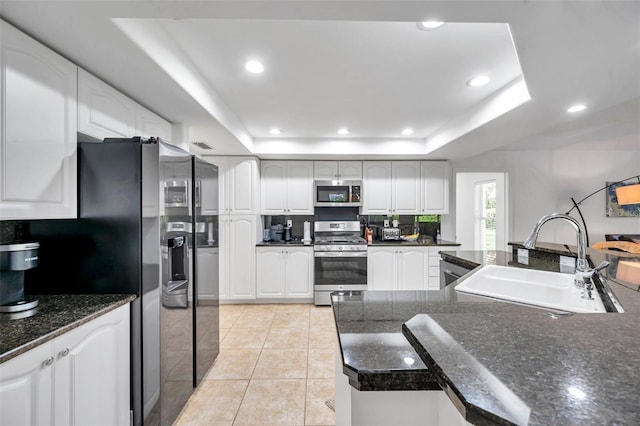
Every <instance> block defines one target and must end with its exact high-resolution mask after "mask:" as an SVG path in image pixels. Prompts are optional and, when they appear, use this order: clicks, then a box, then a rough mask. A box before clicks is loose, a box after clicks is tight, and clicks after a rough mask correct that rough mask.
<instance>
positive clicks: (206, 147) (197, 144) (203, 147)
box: [191, 142, 214, 149]
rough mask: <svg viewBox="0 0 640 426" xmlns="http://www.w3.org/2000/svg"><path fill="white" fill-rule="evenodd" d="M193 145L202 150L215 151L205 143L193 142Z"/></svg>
mask: <svg viewBox="0 0 640 426" xmlns="http://www.w3.org/2000/svg"><path fill="white" fill-rule="evenodd" d="M191 143H192V144H194V145H195V146H197V147H198V148H200V149H214V148H212V147H210V146H209V145H207V144H206V143H204V142H191Z"/></svg>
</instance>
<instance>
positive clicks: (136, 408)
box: [25, 137, 219, 426]
mask: <svg viewBox="0 0 640 426" xmlns="http://www.w3.org/2000/svg"><path fill="white" fill-rule="evenodd" d="M170 181H171V182H184V184H181V185H180V188H181V189H180V191H181V192H183V193H184V195H185V197H186V199H187V200H188V201H189V202H188V203H187V204H188V205H180V206H178V205H175V204H177V202H176V203H172V202H171V203H167V202H166V200H165V198H164V197H165V194H166V193H165V191H164V189H165V188H166V186H165V184H164V183H165V182H170ZM195 182H200V183H205V182H207V183H208V185H207V187H208V188H211V189H212V191H213V192H215V191H217V182H218V169H217V168H216V167H215V166H213V165H211V164H209V163H206V162H204V161H201V160H199V159H197V158H195V157H194V156H193V155H191V154H189V153H187V152H185V151H183V150H181V149H179V148H177V147H174V146H172V145H169V144H165V143H164V142H161V141H160V140H158V139H156V138H149V139H146V138H140V137H135V138H131V139H105V141H104V142H103V143H79V144H78V191H79V192H78V219H65V220H39V221H31V222H30V223H29V231H30V236H31V237H32V238H33V239H34V240H36V241H38V242H39V243H40V256H39V257H40V259H39V264H38V267H37V268H35V269H33V270H32V271H29V274H28V275H27V277H26V278H27V280H26V282H25V286H26V291H27V294H47V293H80V294H87V293H88V294H108V293H129V294H135V295H137V296H138V297H137V298H136V299H135V300H134V301H133V302H132V304H131V409H132V411H133V419H132V424H133V425H134V426H139V425H143V424H144V425H160V424H162V425H165V424H172V423H173V422H174V420H175V419H176V417H177V415H178V414H179V412H180V410H181V408H182V407H183V406H184V404H185V403H186V401H187V400H188V399H189V397H190V396H191V394H192V392H193V388H194V386H195V385H196V384H197V383H198V382H199V381H200V380H201V379H202V377H203V375H204V373H205V372H206V371H207V370H208V368H209V367H210V366H211V364H212V363H213V361H214V360H215V358H216V356H217V354H218V350H219V338H218V329H219V317H218V309H219V306H218V302H219V301H218V299H217V298H215V299H213V300H212V299H210V298H209V299H207V300H204V297H203V295H202V294H201V289H202V288H207V289H211V288H214V290H211V291H210V293H212V294H216V295H217V294H218V273H217V264H215V269H216V271H214V272H210V269H207V268H208V267H209V266H211V265H212V264H214V263H215V262H217V250H215V249H216V247H215V244H216V241H217V240H218V218H217V215H216V214H217V213H216V212H217V208H216V207H217V206H211V203H209V204H208V207H207V211H206V212H203V207H197V205H196V199H195V198H194V197H192V196H191V194H193V193H194V192H195V191H196V188H197V186H196V185H195ZM209 192H211V191H209V190H207V194H209ZM215 194H216V195H215V196H214V197H212V198H213V200H214V201H216V202H217V199H218V196H217V192H215ZM201 195H205V193H203V194H201ZM174 201H175V199H174ZM167 204H172V205H171V206H167ZM161 211H162V212H163V216H162V217H161V216H160V212H161ZM205 213H206V214H205ZM205 223H206V224H207V226H204V225H202V224H205ZM169 224H171V225H170V226H169ZM210 227H211V228H212V229H211V232H208V231H209V229H208V228H210ZM167 230H169V232H167ZM194 231H203V232H194ZM178 237H182V238H178ZM209 237H211V238H209ZM171 239H172V242H171V243H170V242H169V241H170V240H171ZM207 240H211V241H212V244H213V247H212V245H210V244H208V241H207ZM170 245H171V251H172V254H171V257H172V258H174V260H175V262H174V263H173V266H172V267H171V268H172V272H171V274H172V276H173V279H171V280H167V282H169V281H172V282H173V283H176V282H179V281H180V280H179V279H178V276H184V278H185V279H187V280H188V282H187V283H181V284H180V285H179V286H178V288H176V289H175V290H177V289H180V290H181V291H183V293H181V295H180V297H176V298H174V299H180V301H181V305H182V306H181V307H180V308H179V309H176V308H175V307H170V305H171V302H170V301H168V300H167V299H166V298H163V289H165V288H164V287H163V276H162V272H164V271H166V272H167V273H168V272H169V264H168V263H167V262H166V261H165V260H168V259H169V246H170ZM204 247H207V248H206V249H205V248H204ZM201 249H202V253H203V255H206V256H208V257H207V262H202V263H203V265H199V264H198V254H199V253H200V250H201ZM205 250H206V252H205ZM214 252H215V253H216V254H215V256H216V258H214V259H211V258H210V256H213V253H214ZM165 256H166V257H165ZM184 256H188V257H187V258H186V259H187V260H185V257H184ZM163 257H164V259H163ZM178 265H180V266H178ZM52 279H54V280H55V285H52ZM185 284H186V285H185ZM176 294H177V293H176ZM185 301H186V307H185V306H184V305H185ZM174 302H175V300H174Z"/></svg>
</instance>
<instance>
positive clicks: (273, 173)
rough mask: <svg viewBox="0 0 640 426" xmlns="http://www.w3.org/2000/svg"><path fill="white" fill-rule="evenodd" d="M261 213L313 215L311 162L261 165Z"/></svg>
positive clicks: (274, 162)
mask: <svg viewBox="0 0 640 426" xmlns="http://www.w3.org/2000/svg"><path fill="white" fill-rule="evenodd" d="M260 169H261V173H260V177H261V186H262V191H261V204H260V205H261V213H262V214H265V215H273V214H300V215H302V214H305V215H310V214H313V162H312V161H263V162H262V164H261V167H260Z"/></svg>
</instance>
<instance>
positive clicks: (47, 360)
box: [42, 356, 53, 366]
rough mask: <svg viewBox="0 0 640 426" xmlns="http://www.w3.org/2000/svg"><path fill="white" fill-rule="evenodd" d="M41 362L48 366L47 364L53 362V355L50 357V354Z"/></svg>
mask: <svg viewBox="0 0 640 426" xmlns="http://www.w3.org/2000/svg"><path fill="white" fill-rule="evenodd" d="M42 364H44V365H46V366H49V365H51V364H53V357H52V356H50V357H49V358H47V359H45V360H44V361H43V362H42Z"/></svg>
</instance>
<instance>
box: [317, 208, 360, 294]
mask: <svg viewBox="0 0 640 426" xmlns="http://www.w3.org/2000/svg"><path fill="white" fill-rule="evenodd" d="M313 229H314V241H315V242H314V245H313V252H314V253H313V255H314V302H315V304H316V305H331V292H333V291H339V290H344V291H352V290H366V289H367V242H366V240H365V239H364V238H362V237H361V236H360V222H358V221H343V222H337V221H327V222H322V221H316V222H315V223H314V228H313Z"/></svg>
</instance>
